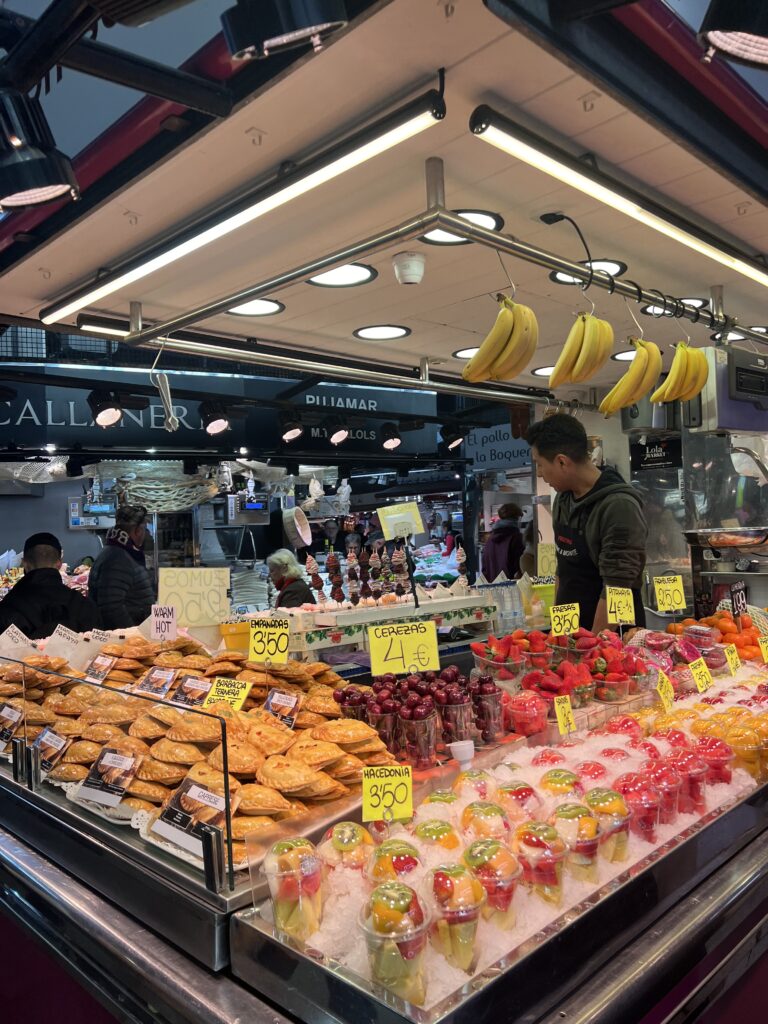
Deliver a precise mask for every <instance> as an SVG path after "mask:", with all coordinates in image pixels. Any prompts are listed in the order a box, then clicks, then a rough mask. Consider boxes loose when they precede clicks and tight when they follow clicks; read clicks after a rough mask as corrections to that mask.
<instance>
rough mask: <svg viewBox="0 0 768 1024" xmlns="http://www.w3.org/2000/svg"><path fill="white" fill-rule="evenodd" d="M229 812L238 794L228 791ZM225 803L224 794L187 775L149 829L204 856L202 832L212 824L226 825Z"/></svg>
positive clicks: (233, 811)
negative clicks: (215, 791)
mask: <svg viewBox="0 0 768 1024" xmlns="http://www.w3.org/2000/svg"><path fill="white" fill-rule="evenodd" d="M229 801H230V813H231V814H234V813H235V809H236V807H237V798H236V796H235V794H234V792H233V791H232V790H230V793H229ZM226 824H227V805H226V801H225V797H224V794H223V793H221V794H219V793H214V792H212V791H211V790H210V789H208V788H207V787H206V786H203V785H200V784H199V783H196V782H194V781H193V780H192V779H190V778H189V777H187V778H186V779H182V782H181V785H180V786H179V788H178V789H177V790H176V792H175V793H174V794H173V796H172V797H171V798H170V800H169V801H168V803H167V805H166V806H165V808H164V809H163V811H162V813H161V814H160V817H159V818H158V819H157V820H156V821H155V822H153V824H152V825H151V826H150V832H154V833H155V834H156V835H159V836H161V837H162V838H163V839H170V840H171V842H172V843H176V845H177V846H180V847H181V848H182V849H183V850H187V851H188V852H189V853H193V854H195V856H197V857H202V856H203V835H204V833H205V832H210V831H211V829H214V828H218V829H221V828H226Z"/></svg>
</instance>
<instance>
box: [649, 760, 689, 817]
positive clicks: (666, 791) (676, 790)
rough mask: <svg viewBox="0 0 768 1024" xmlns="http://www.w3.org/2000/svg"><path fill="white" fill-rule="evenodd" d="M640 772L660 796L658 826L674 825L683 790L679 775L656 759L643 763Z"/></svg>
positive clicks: (669, 766)
mask: <svg viewBox="0 0 768 1024" xmlns="http://www.w3.org/2000/svg"><path fill="white" fill-rule="evenodd" d="M640 771H641V772H642V773H643V775H645V776H646V777H647V778H649V779H650V780H651V782H652V783H653V785H654V786H655V787H656V789H658V791H659V794H660V795H661V806H660V807H659V824H661V825H674V824H675V822H676V821H677V815H678V813H679V807H680V790H681V789H682V788H683V779H682V777H681V775H680V773H679V772H677V771H675V769H674V768H673V767H672V766H671V765H668V764H665V763H664V762H663V761H659V760H656V759H653V760H648V761H643V763H642V764H641V765H640Z"/></svg>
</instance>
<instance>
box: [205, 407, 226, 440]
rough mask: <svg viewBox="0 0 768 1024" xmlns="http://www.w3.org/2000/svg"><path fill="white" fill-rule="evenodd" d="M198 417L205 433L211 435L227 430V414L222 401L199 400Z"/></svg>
mask: <svg viewBox="0 0 768 1024" xmlns="http://www.w3.org/2000/svg"><path fill="white" fill-rule="evenodd" d="M200 419H201V420H202V421H203V427H204V429H205V432H206V434H210V435H211V436H212V437H214V436H216V434H223V433H224V432H225V431H226V430H229V426H230V424H229V416H228V415H227V410H226V407H225V406H224V403H223V402H201V403H200Z"/></svg>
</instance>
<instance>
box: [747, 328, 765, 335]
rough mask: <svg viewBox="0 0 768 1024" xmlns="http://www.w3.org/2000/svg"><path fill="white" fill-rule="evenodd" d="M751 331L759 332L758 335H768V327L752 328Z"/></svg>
mask: <svg viewBox="0 0 768 1024" xmlns="http://www.w3.org/2000/svg"><path fill="white" fill-rule="evenodd" d="M750 331H757V333H758V334H768V327H750Z"/></svg>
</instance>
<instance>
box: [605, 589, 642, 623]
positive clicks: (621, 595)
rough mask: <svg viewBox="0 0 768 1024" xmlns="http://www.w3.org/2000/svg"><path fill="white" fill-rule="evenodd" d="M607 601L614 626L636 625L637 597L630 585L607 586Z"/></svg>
mask: <svg viewBox="0 0 768 1024" xmlns="http://www.w3.org/2000/svg"><path fill="white" fill-rule="evenodd" d="M605 602H606V607H607V610H608V622H609V623H610V624H611V625H612V626H634V624H635V599H634V597H633V596H632V591H631V590H630V589H629V587H606V588H605Z"/></svg>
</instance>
